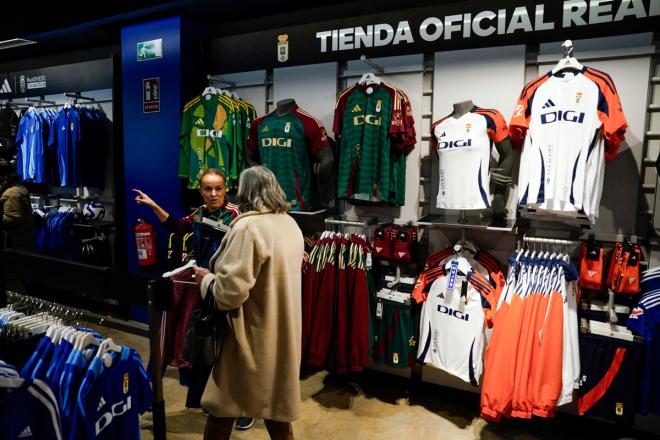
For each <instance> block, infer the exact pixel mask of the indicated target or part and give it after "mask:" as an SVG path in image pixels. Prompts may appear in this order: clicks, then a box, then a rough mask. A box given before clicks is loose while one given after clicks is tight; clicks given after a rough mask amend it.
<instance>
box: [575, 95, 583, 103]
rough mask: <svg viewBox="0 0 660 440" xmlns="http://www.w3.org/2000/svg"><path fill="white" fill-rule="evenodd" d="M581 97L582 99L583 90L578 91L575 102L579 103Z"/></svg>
mask: <svg viewBox="0 0 660 440" xmlns="http://www.w3.org/2000/svg"><path fill="white" fill-rule="evenodd" d="M581 99H582V92H577V93H576V94H575V103H576V104H579V103H580V100H581Z"/></svg>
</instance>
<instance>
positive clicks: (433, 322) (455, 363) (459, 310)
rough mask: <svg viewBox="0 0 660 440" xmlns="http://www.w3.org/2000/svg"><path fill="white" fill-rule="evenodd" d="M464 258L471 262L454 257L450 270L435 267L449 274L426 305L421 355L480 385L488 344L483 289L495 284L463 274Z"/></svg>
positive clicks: (439, 281)
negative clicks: (484, 353)
mask: <svg viewBox="0 0 660 440" xmlns="http://www.w3.org/2000/svg"><path fill="white" fill-rule="evenodd" d="M460 260H463V262H464V263H466V262H467V261H466V260H465V259H456V260H452V261H451V262H450V263H449V265H450V269H449V271H448V272H446V271H445V268H435V269H432V271H434V272H437V271H439V270H442V271H445V276H439V277H438V278H436V279H435V281H433V284H432V285H431V288H430V290H429V293H428V296H427V297H426V300H425V302H424V305H423V306H422V312H421V317H420V337H419V349H418V354H417V357H418V359H419V361H420V362H424V363H429V364H431V365H433V366H435V367H436V368H439V369H441V370H444V371H446V372H448V373H450V374H453V375H454V376H457V377H459V378H461V379H462V380H464V381H466V382H469V383H471V384H472V385H474V386H477V385H478V384H479V378H480V377H481V373H482V371H483V350H484V345H485V333H484V328H485V313H484V310H483V307H484V302H483V301H482V296H481V293H480V290H482V289H483V290H484V291H490V290H491V289H492V287H491V286H490V285H488V282H487V281H485V279H484V278H483V277H479V276H478V277H479V278H478V280H476V279H475V280H474V282H473V281H472V280H471V279H470V278H471V276H470V275H471V273H470V274H464V273H461V272H460V271H459V269H458V267H459V264H460ZM431 278H433V276H431V277H429V279H431ZM482 281H483V282H484V285H483V286H482ZM422 282H424V281H422ZM418 283H419V281H418ZM416 288H417V287H416ZM491 300H492V299H491Z"/></svg>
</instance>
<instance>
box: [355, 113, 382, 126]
mask: <svg viewBox="0 0 660 440" xmlns="http://www.w3.org/2000/svg"><path fill="white" fill-rule="evenodd" d="M381 123H382V119H381V118H380V117H379V116H375V115H359V116H353V125H364V124H369V125H381Z"/></svg>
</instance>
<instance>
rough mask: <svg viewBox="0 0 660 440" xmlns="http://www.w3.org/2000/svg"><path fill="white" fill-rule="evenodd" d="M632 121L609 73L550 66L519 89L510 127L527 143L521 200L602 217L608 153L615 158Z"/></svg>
mask: <svg viewBox="0 0 660 440" xmlns="http://www.w3.org/2000/svg"><path fill="white" fill-rule="evenodd" d="M626 127H627V122H626V118H625V116H624V114H623V110H622V109H621V102H620V101H619V96H618V94H617V92H616V88H615V87H614V83H613V82H612V79H611V78H610V77H609V75H607V74H605V73H603V72H600V71H597V70H595V69H592V68H589V67H584V68H583V69H582V70H580V71H579V72H577V73H562V72H560V73H557V74H552V72H548V73H547V74H546V75H543V76H542V77H540V78H537V79H536V80H534V81H532V82H530V83H529V84H527V85H526V86H525V87H524V88H523V90H522V93H521V94H520V97H519V99H518V103H517V105H516V108H515V110H514V112H513V116H512V118H511V122H510V123H509V129H510V131H511V138H512V141H513V143H514V145H515V146H521V145H522V144H523V140H524V149H523V153H522V157H521V164H520V177H519V191H518V204H519V205H528V206H531V207H536V208H539V209H545V210H549V211H557V212H571V213H578V212H580V211H584V213H585V214H586V215H587V216H588V217H589V219H590V220H591V222H592V223H593V222H595V219H596V218H597V217H598V207H599V205H600V197H601V193H602V190H603V178H604V167H605V164H604V159H612V158H613V157H614V156H615V155H616V152H617V150H618V148H619V146H620V145H621V142H622V141H623V139H624V134H625V131H626Z"/></svg>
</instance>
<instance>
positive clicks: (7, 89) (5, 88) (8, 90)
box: [0, 78, 32, 435]
mask: <svg viewBox="0 0 660 440" xmlns="http://www.w3.org/2000/svg"><path fill="white" fill-rule="evenodd" d="M0 93H11V87H9V80H8V79H7V78H5V81H4V82H3V83H2V87H1V88H0ZM30 435H32V434H30Z"/></svg>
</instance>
